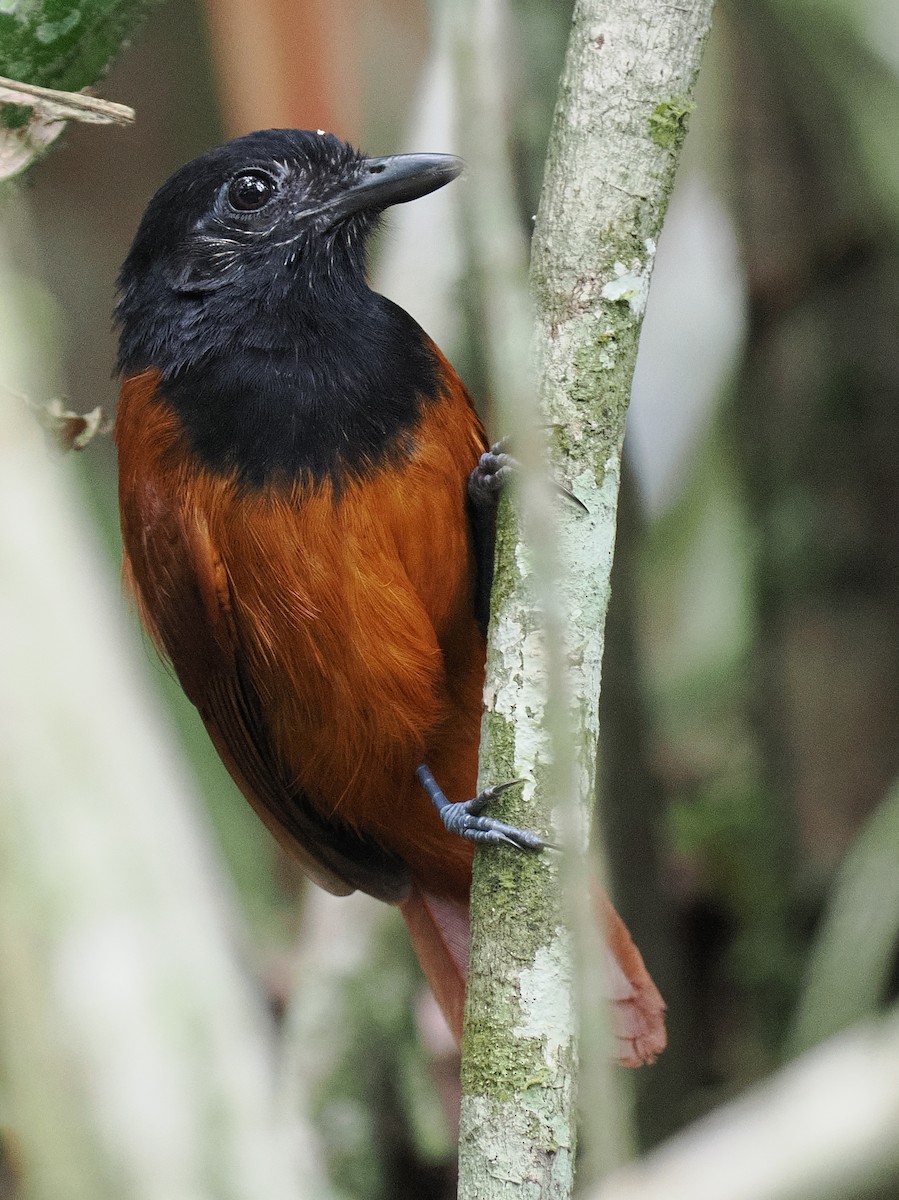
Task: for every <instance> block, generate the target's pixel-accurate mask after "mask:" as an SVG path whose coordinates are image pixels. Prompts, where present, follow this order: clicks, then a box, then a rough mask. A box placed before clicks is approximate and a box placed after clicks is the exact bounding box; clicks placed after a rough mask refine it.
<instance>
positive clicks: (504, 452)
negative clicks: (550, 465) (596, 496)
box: [468, 437, 587, 512]
mask: <svg viewBox="0 0 899 1200" xmlns="http://www.w3.org/2000/svg"><path fill="white" fill-rule="evenodd" d="M510 441H511V439H510V438H508V437H504V438H502V439H501V440H500V441H498V442H495V443H494V445H492V446H491V447H490V449H489V450H485V451H484V453H483V454H482V455H481V457H480V458H479V459H478V465H477V466H476V467H475V469H474V470H473V471H472V473H471V474H470V475H469V477H468V495H469V497H470V499H471V502H472V503H473V504H474V505H475V506H476V507H478V508H489V507H490V506H491V505H495V504H496V503H497V501H498V500H499V497H500V494H501V492H502V490H503V488H504V487H505V486H506V484H507V483H508V482H509V480H510V479H511V478H512V476H513V475H514V474H515V472H516V471H518V469H519V467H520V466H521V464H520V463H519V461H518V459H517V458H514V457H513V456H512V455H511V454H509V452H508V447H509V443H510ZM550 484H551V486H552V488H553V489H554V490H555V491H556V492H558V493H559V494H560V495H562V496H564V497H565V499H566V500H570V501H571V502H572V504H576V505H577V507H578V508H580V509H583V511H584V512H586V511H587V506H586V504H584V503H583V501H581V500H579V499H578V498H577V496H575V494H574V492H572V491H571V489H570V488H567V487H565V485H564V484H562V483H559V482H558V481H557V480H555V479H552V480H550Z"/></svg>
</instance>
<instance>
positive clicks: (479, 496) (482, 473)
mask: <svg viewBox="0 0 899 1200" xmlns="http://www.w3.org/2000/svg"><path fill="white" fill-rule="evenodd" d="M508 445H509V439H508V438H507V437H506V438H502V439H501V440H500V441H498V442H496V443H495V444H494V445H493V446H491V447H490V449H489V450H485V451H484V453H483V454H482V455H481V457H480V458H479V459H478V465H477V466H476V467H475V469H474V470H473V471H472V473H471V474H470V475H469V477H468V493H469V495H470V496H471V499H472V500H473V501H474V503H475V504H487V503H488V502H489V501H491V500H494V501H495V498H496V497H497V496H498V495H499V494H500V492H501V491H502V490H503V488H504V487H505V486H506V484H507V483H508V481H509V479H510V478H511V476H512V475H513V474H514V473H515V471H517V470H518V467H519V462H518V460H517V459H516V458H513V457H512V455H511V454H508V453H507V451H506V447H507V446H508Z"/></svg>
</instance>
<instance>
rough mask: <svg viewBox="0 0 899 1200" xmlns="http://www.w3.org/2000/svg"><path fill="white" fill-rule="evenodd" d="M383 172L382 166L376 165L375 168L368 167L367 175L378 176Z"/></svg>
mask: <svg viewBox="0 0 899 1200" xmlns="http://www.w3.org/2000/svg"><path fill="white" fill-rule="evenodd" d="M383 170H384V164H383V163H378V164H377V166H374V167H369V168H368V173H369V175H380V174H381V172H382V171H383Z"/></svg>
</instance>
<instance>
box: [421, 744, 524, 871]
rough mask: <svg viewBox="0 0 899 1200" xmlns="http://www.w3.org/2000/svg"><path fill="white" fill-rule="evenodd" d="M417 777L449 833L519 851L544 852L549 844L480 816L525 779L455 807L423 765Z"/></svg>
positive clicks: (480, 793)
mask: <svg viewBox="0 0 899 1200" xmlns="http://www.w3.org/2000/svg"><path fill="white" fill-rule="evenodd" d="M415 774H416V775H417V776H418V779H419V781H420V783H421V785H422V787H423V788H424V789H425V791H426V792H427V793H428V795H429V796H430V797H431V799H432V800H433V802H434V805H435V807H436V809H437V811H438V812H439V813H440V817H441V820H442V821H443V823H444V825H445V826H446V827H447V829H448V830H449V832H450V833H455V834H458V836H459V837H464V838H468V839H469V841H472V842H481V843H484V844H486V845H505V846H515V847H516V848H517V849H519V850H544V849H545V848H546V846H547V845H548V843H547V842H544V840H543V838H541V837H538V835H537V834H536V833H530V832H529V831H528V830H527V829H518V828H516V827H515V826H514V825H506V824H505V823H504V822H503V821H497V820H495V818H493V817H484V816H482V815H481V814H482V812H483V811H484V809H485V808H486V807H487V805H488V804H489V803H490V802H491V800H495V799H496V797H497V796H499V795H500V794H501V793H502V792H504V791H505V790H506V788H510V787H515V785H516V784H519V783H524V780H523V779H512V780H510V781H509V782H508V783H496V784H494V785H493V787H488V788H484V790H483V791H482V792H479V793H478V794H477V796H474V797H473V798H472V799H471V800H463V801H461V802H460V803H458V804H453V803H452V802H451V801H450V800H448V799H447V798H446V796H445V795H444V794H443V792H442V791H441V789H440V785H439V784H438V783H437V780H436V779H435V778H434V776H433V775H432V774H431V772H430V770H429V769H428V768H427V767H426V766H425V764H424V763H422V764H421V766H420V767H418V769H417V770H416V772H415Z"/></svg>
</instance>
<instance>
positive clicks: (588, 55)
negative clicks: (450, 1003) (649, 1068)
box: [455, 0, 711, 1197]
mask: <svg viewBox="0 0 899 1200" xmlns="http://www.w3.org/2000/svg"><path fill="white" fill-rule="evenodd" d="M710 8H711V0H688V2H687V3H685V4H684V5H682V6H677V7H670V6H669V7H666V8H665V9H664V10H659V9H658V8H657V6H655V5H649V4H648V3H646V2H644V3H643V4H642V6H641V5H640V4H639V3H635V2H634V0H611V3H606V4H604V5H600V4H599V3H597V2H596V0H585V2H582V3H579V4H578V5H577V6H576V9H575V15H574V24H573V30H572V35H571V40H570V43H569V49H568V56H567V59H566V65H565V71H564V73H563V77H562V84H561V91H560V97H559V103H558V107H557V110H556V117H555V121H554V128H553V134H552V139H551V145H550V155H549V161H548V166H547V174H546V180H545V184H544V192H543V198H542V201H541V207H540V214H539V217H538V222H537V228H536V233H535V239H534V248H533V265H532V270H531V294H532V297H533V300H534V305H535V309H536V343H535V346H536V362H537V370H536V380H537V386H536V389H535V388H534V385H533V382H532V365H531V364H532V359H531V357H530V355H529V352H528V340H529V339H528V329H527V323H528V307H527V303H526V300H525V298H524V292H523V289H522V287H521V282H520V281H521V276H522V271H523V267H522V263H523V254H522V253H521V250H520V246H521V237H520V233H519V232H518V225H517V221H516V214H515V206H514V203H513V201H512V188H511V183H510V178H511V173H510V171H509V165H508V157H507V152H506V145H505V132H504V126H503V123H502V114H503V112H504V109H505V103H504V99H505V98H504V93H503V89H502V85H501V83H500V80H501V79H502V74H501V66H502V63H503V62H504V61H505V58H506V57H507V55H508V53H509V44H510V43H509V39H508V38H507V37H506V36H504V30H503V25H502V22H503V17H504V9H503V7H502V4H501V0H479V2H477V0H469V2H468V3H465V2H464V0H457V3H456V5H455V12H456V15H457V19H458V22H459V24H458V27H457V36H458V43H459V63H460V77H461V78H460V94H461V97H462V126H463V136H462V138H461V139H460V142H461V146H462V151H463V154H465V155H466V156H467V157H468V159H469V162H470V165H471V171H472V176H473V186H472V191H473V192H474V193H475V195H474V196H473V203H472V205H471V211H470V227H471V233H470V236H471V240H472V242H473V245H474V248H475V253H476V255H477V256H478V258H479V264H478V265H479V270H480V271H481V273H482V288H481V294H482V296H483V299H484V329H485V334H486V337H487V340H488V355H489V358H490V360H491V362H492V367H493V370H492V380H491V382H492V386H493V391H494V394H495V398H496V400H497V402H498V411H499V414H500V421H501V422H502V423H503V429H504V431H509V432H512V433H514V435H515V437H516V451H517V452H518V453H519V455H520V457H521V458H522V459H523V460H524V463H525V466H526V467H531V466H532V465H534V464H537V463H539V458H540V454H539V440H538V438H537V436H536V433H535V432H534V431H535V430H536V429H537V427H538V424H539V423H540V422H541V421H543V422H548V423H549V424H550V425H551V427H552V435H551V443H552V446H551V451H552V461H553V472H554V474H555V476H556V478H558V479H559V480H560V481H562V482H563V483H564V484H566V486H568V487H570V488H571V489H572V490H573V491H574V493H575V494H576V495H577V497H578V499H579V500H580V501H581V502H582V505H583V508H581V507H578V506H576V505H574V504H571V503H568V504H563V505H561V506H558V507H555V506H551V505H550V504H549V502H548V500H547V498H546V493H545V490H544V489H543V488H542V487H541V486H540V484H539V481H538V479H537V475H536V473H533V474H531V473H530V472H528V471H525V475H524V481H523V486H522V505H521V507H522V511H523V512H524V514H525V516H524V522H523V525H524V528H525V529H526V531H527V540H526V541H525V540H524V538H523V537H522V530H521V528H520V527H519V526H518V522H517V521H516V520H515V517H514V514H513V512H512V510H511V507H510V506H509V505H508V504H505V505H504V506H503V507H502V510H501V514H500V529H499V544H498V551H497V572H496V582H495V585H494V595H493V615H492V621H491V631H490V646H489V653H488V666H487V685H486V692H485V695H486V706H487V712H486V715H485V720H484V730H483V747H482V764H481V766H482V776H483V778H484V780H491V781H494V782H495V781H497V780H499V779H503V778H510V777H514V776H521V777H524V778H525V779H526V780H527V782H526V783H525V786H524V789H523V796H522V798H521V800H519V801H515V800H511V801H509V802H508V803H507V804H506V805H504V812H503V815H504V817H505V818H506V819H510V820H513V821H517V822H518V823H525V824H528V825H529V826H531V827H532V828H536V829H538V830H539V829H541V828H556V829H558V830H559V832H560V834H561V838H562V840H563V842H564V843H565V845H566V847H567V848H569V849H570V852H569V854H568V856H567V858H568V865H567V870H566V871H565V873H564V877H563V879H562V880H560V875H559V866H560V864H559V861H558V859H557V857H556V856H554V855H551V854H545V855H543V856H542V857H540V858H538V859H525V858H523V857H522V856H518V857H516V856H514V855H511V854H505V853H502V852H494V853H492V854H490V855H484V856H479V859H478V861H477V862H476V867H475V882H474V887H473V891H472V955H471V965H470V977H469V996H468V1008H467V1023H466V1034H465V1046H464V1060H463V1088H464V1095H463V1106H462V1129H461V1145H460V1195H462V1196H463V1197H474V1196H478V1197H488V1196H489V1197H494V1196H505V1195H509V1196H511V1195H513V1194H515V1195H519V1194H520V1192H521V1188H522V1186H523V1185H527V1186H528V1188H529V1190H533V1194H538V1195H541V1196H559V1197H561V1196H567V1195H569V1194H570V1191H571V1187H572V1182H573V1169H574V1149H575V1133H574V1117H573V1111H574V1098H575V1090H576V1087H575V1075H576V1065H577V1044H576V1021H575V1011H576V1008H575V1004H574V1000H573V997H574V994H575V993H574V985H573V976H574V968H575V963H576V960H577V959H582V960H583V967H584V975H583V981H582V985H581V989H578V990H579V991H581V994H582V995H583V996H584V997H585V998H586V1001H587V1003H588V1004H592V1005H594V1006H595V1005H596V1004H598V1002H599V1001H598V994H599V992H600V991H601V985H600V982H599V981H598V980H597V979H596V978H595V976H596V975H597V974H601V967H600V966H599V965H598V964H599V957H598V955H596V954H595V953H591V949H590V943H591V942H592V941H593V939H594V935H593V934H592V932H591V928H590V922H589V921H588V920H587V919H586V916H585V914H586V913H587V912H588V911H589V904H588V901H587V886H588V866H587V860H586V855H585V843H586V834H587V830H588V829H589V818H590V812H591V810H592V801H593V794H594V785H595V769H596V744H597V734H598V698H599V682H600V665H601V659H602V642H603V638H602V630H603V625H604V621H605V611H606V606H607V602H608V593H609V571H610V568H611V559H612V547H613V544H614V534H615V512H616V503H617V492H618V479H619V472H620V451H621V442H622V438H623V434H624V420H625V414H626V411H627V400H628V396H629V393H630V381H631V375H632V373H633V367H634V361H635V358H636V349H637V335H638V330H639V326H640V322H641V319H642V315H643V309H644V305H645V298H646V292H647V289H648V286H649V275H650V272H651V268H652V260H653V253H654V248H655V242H654V239H655V237H656V235H657V234H658V231H659V228H660V226H661V222H662V217H663V215H664V210H665V206H666V202H667V198H668V193H669V190H670V187H671V183H672V180H673V174H674V167H675V165H676V161H677V151H678V149H679V146H680V143H681V141H682V138H683V133H684V121H685V118H686V115H687V113H688V112H689V109H690V104H689V99H688V97H689V95H690V92H691V90H692V86H693V82H694V79H695V75H696V71H697V69H698V63H699V54H700V50H701V45H702V41H703V38H704V35H705V33H706V31H707V28H708V23H709V16H710ZM535 392H536V395H537V397H538V403H535V402H534V399H533V397H534V395H535ZM538 412H539V414H540V416H539V418H538V416H537V414H538ZM557 566H560V567H561V570H559V569H557ZM550 810H552V818H553V819H552V820H550ZM556 836H559V835H556ZM562 881H564V883H565V884H566V891H567V893H568V895H570V896H571V898H572V900H571V906H570V907H571V911H573V912H574V913H575V914H577V916H576V919H575V920H574V922H573V923H572V924H571V930H572V931H573V933H574V935H575V939H574V942H573V939H572V936H571V933H570V932H569V928H568V927H567V924H566V921H565V919H564V918H565V916H566V905H565V904H564V903H563V902H562V900H561V898H560V882H562ZM575 943H576V945H577V954H576V953H575V952H574V944H575ZM582 1007H583V1006H582ZM590 1066H591V1071H590V1073H589V1077H588V1078H589V1082H590V1085H591V1086H593V1081H598V1085H597V1091H596V1095H597V1100H596V1103H595V1104H594V1105H592V1107H593V1108H595V1109H596V1110H597V1111H596V1112H595V1121H594V1128H593V1130H592V1131H591V1132H592V1135H593V1136H592V1138H591V1139H590V1143H591V1145H592V1146H593V1147H595V1148H596V1149H597V1150H598V1158H599V1159H600V1160H601V1161H600V1165H601V1167H602V1168H603V1169H608V1167H609V1166H611V1165H613V1164H614V1163H615V1162H616V1161H618V1160H620V1158H621V1157H622V1156H623V1155H624V1154H625V1153H626V1149H627V1136H626V1125H625V1122H624V1120H623V1117H622V1112H621V1106H620V1103H619V1102H618V1100H617V1099H616V1091H617V1089H616V1084H615V1080H614V1078H613V1077H612V1076H611V1074H610V1072H609V1071H608V1069H606V1068H604V1065H603V1063H602V1061H601V1057H599V1056H597V1055H596V1054H595V1052H594V1051H592V1050H591V1059H590Z"/></svg>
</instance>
